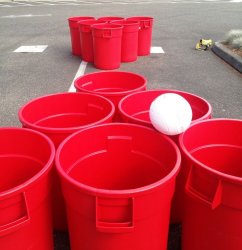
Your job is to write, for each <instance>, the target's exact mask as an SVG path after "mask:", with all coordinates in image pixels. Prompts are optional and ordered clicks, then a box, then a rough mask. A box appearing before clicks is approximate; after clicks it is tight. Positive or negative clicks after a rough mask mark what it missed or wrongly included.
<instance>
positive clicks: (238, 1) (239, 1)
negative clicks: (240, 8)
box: [230, 0, 242, 3]
mask: <svg viewBox="0 0 242 250" xmlns="http://www.w3.org/2000/svg"><path fill="white" fill-rule="evenodd" d="M230 2H231V3H242V0H231V1H230Z"/></svg>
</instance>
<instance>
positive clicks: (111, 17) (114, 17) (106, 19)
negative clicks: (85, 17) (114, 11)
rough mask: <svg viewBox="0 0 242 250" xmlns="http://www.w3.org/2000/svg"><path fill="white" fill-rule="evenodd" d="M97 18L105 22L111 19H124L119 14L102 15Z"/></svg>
mask: <svg viewBox="0 0 242 250" xmlns="http://www.w3.org/2000/svg"><path fill="white" fill-rule="evenodd" d="M97 20H101V21H105V22H109V23H110V22H112V21H117V20H124V17H120V16H103V17H99V18H98V19H97Z"/></svg>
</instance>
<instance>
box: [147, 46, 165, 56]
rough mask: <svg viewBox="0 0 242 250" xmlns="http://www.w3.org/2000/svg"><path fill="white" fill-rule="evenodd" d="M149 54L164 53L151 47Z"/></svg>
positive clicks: (160, 48) (160, 49) (159, 48)
mask: <svg viewBox="0 0 242 250" xmlns="http://www.w3.org/2000/svg"><path fill="white" fill-rule="evenodd" d="M150 53H151V54H164V53H165V51H164V50H163V49H162V47H151V48H150Z"/></svg>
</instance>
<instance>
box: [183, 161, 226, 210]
mask: <svg viewBox="0 0 242 250" xmlns="http://www.w3.org/2000/svg"><path fill="white" fill-rule="evenodd" d="M194 178H195V171H194V166H191V167H190V170H189V174H188V177H187V181H186V185H185V190H186V192H187V193H188V194H189V195H190V196H191V197H193V198H194V199H197V200H199V201H200V202H202V203H204V204H205V205H207V206H210V208H211V209H215V208H217V207H218V206H219V205H221V204H222V193H223V192H222V181H221V180H217V184H216V188H215V189H214V190H213V194H212V196H211V197H207V195H206V194H203V193H202V191H201V190H198V189H199V188H198V186H197V183H196V187H195V185H194V184H193V183H194V181H193V179H194ZM204 185H205V184H204Z"/></svg>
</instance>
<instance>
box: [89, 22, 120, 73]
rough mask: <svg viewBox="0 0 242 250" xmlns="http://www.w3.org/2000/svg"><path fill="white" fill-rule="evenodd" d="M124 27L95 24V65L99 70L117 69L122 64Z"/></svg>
mask: <svg viewBox="0 0 242 250" xmlns="http://www.w3.org/2000/svg"><path fill="white" fill-rule="evenodd" d="M122 32H123V26H121V25H118V24H109V23H107V24H94V25H93V26H92V35H93V51H94V65H95V67H96V68H98V69H104V70H106V69H117V68H119V67H120V63H121V44H122Z"/></svg>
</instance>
